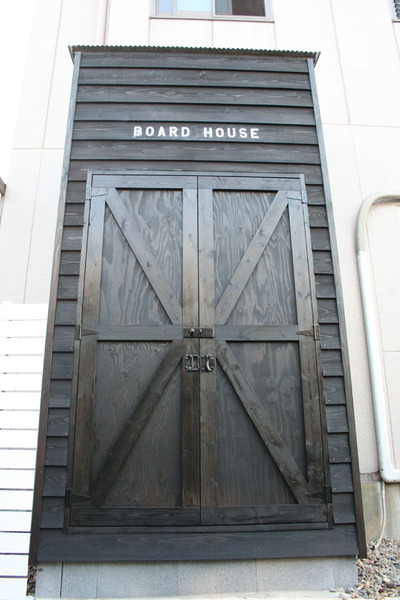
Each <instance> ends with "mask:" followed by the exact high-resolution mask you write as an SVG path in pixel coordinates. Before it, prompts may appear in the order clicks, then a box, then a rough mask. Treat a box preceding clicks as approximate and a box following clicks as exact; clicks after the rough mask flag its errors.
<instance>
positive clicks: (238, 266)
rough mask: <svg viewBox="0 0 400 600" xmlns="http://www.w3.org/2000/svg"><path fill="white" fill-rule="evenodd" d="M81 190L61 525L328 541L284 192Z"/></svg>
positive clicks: (317, 424)
mask: <svg viewBox="0 0 400 600" xmlns="http://www.w3.org/2000/svg"><path fill="white" fill-rule="evenodd" d="M95 181H96V180H95ZM97 181H98V183H100V187H92V188H90V198H89V199H88V207H87V214H88V225H87V228H86V232H87V236H86V238H85V242H84V244H85V247H84V253H85V261H83V262H85V265H84V268H82V277H81V281H82V284H81V287H82V317H81V326H80V335H79V337H80V354H79V365H78V368H77V379H76V389H77V398H76V419H75V432H74V447H73V451H72V453H71V456H72V459H71V461H70V463H71V466H70V479H71V481H70V485H71V494H70V513H69V525H70V526H72V527H73V526H77V527H82V526H84V527H85V526H87V527H96V528H97V527H108V528H110V527H117V528H121V527H128V528H141V527H155V528H165V527H172V528H178V529H181V528H182V527H183V528H185V527H186V528H188V527H191V528H202V529H203V530H207V528H215V527H219V528H223V527H225V528H228V529H232V528H235V527H236V528H237V527H241V528H242V529H243V527H247V528H250V529H251V528H254V527H259V526H262V527H264V528H265V527H267V528H268V527H272V528H273V527H278V528H279V527H284V528H287V527H288V526H293V527H294V528H296V527H297V528H298V527H302V526H307V527H327V526H328V525H329V514H330V511H329V498H328V497H327V496H326V494H325V490H326V484H327V481H326V474H325V472H324V456H323V454H324V453H323V440H322V431H321V419H320V385H319V367H318V353H317V348H316V343H317V342H316V338H317V337H318V336H317V335H316V333H317V328H316V326H315V325H316V323H315V318H314V312H315V303H314V300H313V293H312V290H313V285H312V277H311V269H310V256H311V254H310V250H309V242H308V237H309V236H308V230H307V206H306V203H305V198H304V195H303V194H302V191H301V185H300V179H299V178H296V177H293V178H273V177H250V176H226V177H222V176H195V175H184V176H180V175H162V174H160V175H157V174H154V175H121V174H120V175H118V174H115V175H112V174H109V175H102V176H97ZM221 530H222V529H221ZM171 531H172V530H171Z"/></svg>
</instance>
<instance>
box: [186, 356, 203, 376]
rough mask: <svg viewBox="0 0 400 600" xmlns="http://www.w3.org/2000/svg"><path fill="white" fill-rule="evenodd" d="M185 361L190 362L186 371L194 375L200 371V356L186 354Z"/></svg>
mask: <svg viewBox="0 0 400 600" xmlns="http://www.w3.org/2000/svg"><path fill="white" fill-rule="evenodd" d="M185 360H188V361H189V364H188V365H186V366H185V371H187V372H188V373H193V372H195V371H199V370H200V364H199V361H200V356H199V355H198V354H186V356H185Z"/></svg>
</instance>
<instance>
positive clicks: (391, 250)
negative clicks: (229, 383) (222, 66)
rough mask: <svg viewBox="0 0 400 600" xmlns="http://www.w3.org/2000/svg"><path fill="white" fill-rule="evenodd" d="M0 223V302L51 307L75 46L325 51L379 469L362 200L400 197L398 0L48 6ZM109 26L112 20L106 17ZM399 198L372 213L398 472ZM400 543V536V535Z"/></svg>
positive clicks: (332, 155) (365, 427)
mask: <svg viewBox="0 0 400 600" xmlns="http://www.w3.org/2000/svg"><path fill="white" fill-rule="evenodd" d="M35 4H36V8H35V14H34V21H33V27H32V40H31V43H30V47H29V52H28V56H27V70H26V77H25V82H24V85H23V91H22V97H21V105H20V111H19V118H18V122H17V128H16V135H15V140H14V148H13V156H12V163H11V171H10V174H9V177H8V181H7V184H8V188H7V194H6V197H5V202H4V211H3V217H2V223H1V228H0V302H1V301H12V302H16V303H42V302H47V300H48V294H49V285H50V272H51V263H52V253H53V240H54V232H55V224H56V213H57V199H58V189H59V182H60V174H61V164H62V157H63V145H64V136H65V127H66V120H67V113H68V102H69V90H70V83H71V75H72V62H71V59H70V56H69V52H68V45H73V44H88V45H91V44H95V43H103V42H104V43H106V44H109V45H147V44H150V45H167V46H168V45H179V46H210V47H221V48H222V47H226V48H227V47H243V48H257V49H281V50H313V51H321V57H320V59H319V61H318V64H317V67H316V78H317V86H318V94H319V100H320V108H321V115H322V121H323V131H324V137H325V146H326V154H327V160H328V169H329V176H330V184H331V191H332V198H333V208H334V215H335V222H336V232H337V242H338V249H339V258H340V268H341V277H342V283H343V293H344V308H345V313H346V318H347V331H348V341H349V351H350V364H351V373H352V385H353V393H354V403H355V412H356V422H357V435H358V447H359V458H360V466H361V472H362V473H375V472H376V471H377V470H378V461H377V452H376V442H375V432H374V417H373V410H372V401H371V392H370V381H369V369H368V362H367V352H366V343H365V335H364V325H363V317H362V309H361V300H360V292H359V283H358V273H357V266H356V255H355V241H354V239H355V224H356V218H357V214H358V210H359V207H360V204H361V202H362V199H363V198H364V197H365V196H366V195H367V194H369V193H371V192H374V191H379V190H383V191H385V190H392V191H393V190H399V193H400V169H399V166H398V156H399V152H400V111H399V110H398V98H399V97H400V23H394V22H393V18H392V17H393V14H392V12H391V8H390V0H352V1H351V2H349V0H302V2H298V0H271V9H272V20H271V21H270V22H265V21H264V22H252V21H229V20H218V21H212V20H198V19H192V20H181V19H160V18H156V17H154V16H153V13H152V9H153V3H152V0H140V1H139V0H108V2H107V1H106V0H85V1H84V2H82V1H81V0H36V3H35ZM105 18H106V20H104V19H105ZM399 211H400V204H398V205H397V206H380V207H377V208H374V209H373V210H372V211H371V214H370V217H369V222H368V235H369V240H370V244H371V254H372V268H373V274H374V280H375V288H376V302H377V311H378V314H379V320H380V328H381V342H382V361H383V365H384V369H385V374H386V387H387V399H388V413H389V414H390V417H391V424H392V430H391V432H389V434H388V435H389V436H390V438H391V443H392V447H393V457H394V459H395V464H394V466H395V467H396V468H400V418H399V416H400V377H399V374H400V320H399V317H398V310H397V308H396V305H398V298H399V296H400V278H399V277H398V273H399V272H400V259H399V256H400V252H399V250H400V248H399V244H400V242H399V240H400V237H399V231H400V212H399ZM399 535H400V532H399Z"/></svg>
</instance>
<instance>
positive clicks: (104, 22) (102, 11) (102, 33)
mask: <svg viewBox="0 0 400 600" xmlns="http://www.w3.org/2000/svg"><path fill="white" fill-rule="evenodd" d="M108 11H109V0H100V2H99V12H98V16H97V29H96V44H98V45H99V46H104V45H105V44H106V43H107V33H108V32H107V30H108Z"/></svg>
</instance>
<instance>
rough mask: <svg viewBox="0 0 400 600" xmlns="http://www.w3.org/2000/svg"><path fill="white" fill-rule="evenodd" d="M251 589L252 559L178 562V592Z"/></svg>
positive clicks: (254, 580) (254, 583)
mask: <svg viewBox="0 0 400 600" xmlns="http://www.w3.org/2000/svg"><path fill="white" fill-rule="evenodd" d="M255 592H257V568H256V561H254V560H244V561H218V562H208V561H207V562H187V563H186V562H182V563H179V566H178V595H179V596H186V595H187V596H193V595H202V594H230V593H235V594H241V593H255Z"/></svg>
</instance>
